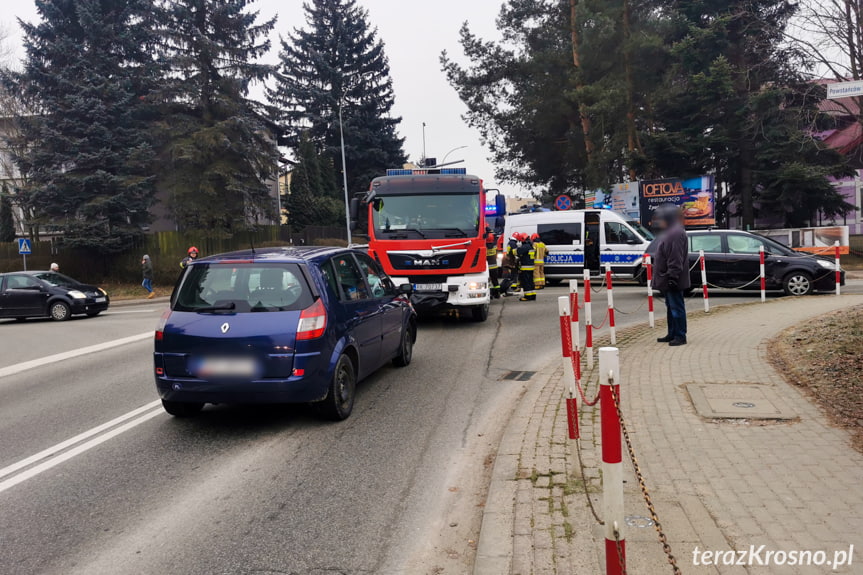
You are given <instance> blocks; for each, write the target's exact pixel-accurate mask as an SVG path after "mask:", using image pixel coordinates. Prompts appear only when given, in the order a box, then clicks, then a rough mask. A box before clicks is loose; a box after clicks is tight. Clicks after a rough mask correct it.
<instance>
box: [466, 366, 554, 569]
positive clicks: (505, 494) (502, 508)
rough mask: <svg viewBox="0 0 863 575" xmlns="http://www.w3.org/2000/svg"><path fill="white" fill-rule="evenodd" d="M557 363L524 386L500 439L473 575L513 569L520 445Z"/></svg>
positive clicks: (546, 368)
mask: <svg viewBox="0 0 863 575" xmlns="http://www.w3.org/2000/svg"><path fill="white" fill-rule="evenodd" d="M556 363H558V362H557V361H553V362H551V363H549V365H547V366H546V367H544V368H543V369H542V371H540V373H541V374H543V379H542V380H541V382H539V383H536V384H529V385H527V386H526V391H525V393H523V394H522V395H521V397H519V399H518V403H517V405H516V406H515V408H514V409H513V412H512V414H511V417H510V420H509V423H508V424H507V426H506V430H505V431H504V434H503V437H502V438H501V441H500V445H499V446H498V450H497V455H496V456H495V459H494V467H493V468H492V472H491V482H490V483H489V487H488V495H487V497H486V502H485V507H484V509H483V514H482V525H481V527H480V532H479V544H478V545H477V551H476V559H475V561H474V567H473V575H501V574H504V573H509V571H510V568H511V566H512V557H513V547H512V536H513V527H514V525H515V496H516V490H517V489H518V484H517V482H516V475H517V474H518V465H519V459H520V458H521V449H522V443H523V441H524V437H525V434H526V431H527V426H528V423H529V421H530V414H531V412H532V411H533V407H534V405H535V404H536V402H537V400H538V399H539V396H540V395H541V394H542V390H543V389H545V386H546V385H548V384H549V382H550V381H551V379H552V377H553V375H554V367H555V364H556Z"/></svg>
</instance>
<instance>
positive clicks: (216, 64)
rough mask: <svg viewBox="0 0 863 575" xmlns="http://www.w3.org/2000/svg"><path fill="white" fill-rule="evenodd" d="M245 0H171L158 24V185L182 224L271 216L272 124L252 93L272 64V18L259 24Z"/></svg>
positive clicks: (225, 227)
mask: <svg viewBox="0 0 863 575" xmlns="http://www.w3.org/2000/svg"><path fill="white" fill-rule="evenodd" d="M252 3H253V2H252V1H250V0H184V1H173V0H171V1H170V2H168V3H167V4H166V6H165V8H166V18H165V21H164V25H163V27H162V34H163V35H164V37H165V41H166V49H165V57H166V60H167V62H168V65H169V68H170V79H169V82H168V87H167V89H166V90H165V93H164V95H163V102H164V104H163V105H164V109H163V123H162V137H163V138H164V145H163V147H162V149H161V160H162V166H163V172H162V175H161V178H160V185H161V186H163V187H164V188H165V190H166V192H167V195H168V200H167V204H168V207H169V209H170V212H171V214H172V216H173V218H174V220H175V221H176V223H177V225H178V227H179V228H180V229H186V230H209V231H211V232H213V233H216V234H231V233H233V232H234V231H237V230H242V229H246V228H249V227H251V226H253V225H254V224H256V223H258V222H260V221H261V220H262V219H268V218H275V202H274V199H273V198H272V197H271V196H270V189H269V183H270V182H269V180H271V179H272V178H275V177H276V173H277V163H278V159H279V155H278V149H277V147H276V141H277V137H278V135H277V130H276V127H275V126H274V125H272V124H271V122H270V121H269V120H268V117H267V114H266V113H265V110H264V107H263V106H262V105H261V104H259V103H257V102H255V101H253V100H251V99H250V98H249V97H248V94H249V86H250V85H251V84H252V83H253V82H263V81H264V80H265V79H266V78H267V77H268V76H269V75H270V74H271V73H272V72H273V68H272V67H271V66H268V65H265V64H261V63H258V62H257V60H258V59H259V58H260V57H261V56H262V55H264V54H266V52H267V51H268V50H269V47H270V42H269V40H267V39H266V38H267V35H268V34H269V32H270V31H271V30H272V29H273V26H274V25H275V19H272V20H269V21H266V22H263V23H257V22H256V21H257V17H258V13H257V12H254V11H250V10H249V6H250V5H251V4H252Z"/></svg>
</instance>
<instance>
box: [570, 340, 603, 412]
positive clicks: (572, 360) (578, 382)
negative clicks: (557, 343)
mask: <svg viewBox="0 0 863 575" xmlns="http://www.w3.org/2000/svg"><path fill="white" fill-rule="evenodd" d="M575 329H578V326H576V327H575ZM564 339H565V340H566V341H565V342H564V345H565V346H566V349H570V350H571V349H572V331H571V330H565V334H564ZM578 352H579V356H580V355H581V352H582V350H578ZM569 360H570V363H572V372H573V374H576V373H581V369H579V368H580V367H581V366H580V365H578V364H577V363H576V359H575V353H573V354H572V355H570V357H569ZM575 385H576V387H577V388H578V394H579V395H580V396H581V401H582V402H583V403H584V404H585V405H589V406H594V405H596V403H597V402H598V401H599V390H598V389H597V390H596V397H594V398H593V401H589V400H588V399H587V397H586V396H585V393H584V389H582V387H581V378H578V377H576V378H575Z"/></svg>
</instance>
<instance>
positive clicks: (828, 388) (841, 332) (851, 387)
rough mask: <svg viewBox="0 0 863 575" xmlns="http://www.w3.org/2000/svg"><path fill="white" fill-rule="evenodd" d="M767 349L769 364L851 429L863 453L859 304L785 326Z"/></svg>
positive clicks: (862, 328) (862, 355) (862, 314)
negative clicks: (810, 320) (785, 328)
mask: <svg viewBox="0 0 863 575" xmlns="http://www.w3.org/2000/svg"><path fill="white" fill-rule="evenodd" d="M769 350H770V353H769V358H770V361H771V363H773V365H774V367H776V369H777V370H778V371H779V372H780V373H783V374H785V377H786V379H787V380H788V381H789V382H791V383H792V384H794V385H796V386H798V387H800V388H801V389H803V390H804V391H805V392H806V393H807V394H809V395H810V397H812V398H814V399H815V400H816V401H817V402H818V404H819V405H820V406H821V407H822V408H823V409H824V411H826V412H827V414H828V416H829V417H830V419H831V420H832V421H833V422H834V423H835V424H837V425H839V426H840V427H843V428H844V429H847V430H848V431H849V432H851V434H852V443H853V445H854V448H855V449H857V450H858V451H860V452H861V453H863V306H856V307H852V308H849V309H843V310H841V311H838V312H834V313H832V314H830V315H827V316H825V317H823V318H820V319H819V320H818V321H815V322H811V323H805V324H800V325H797V326H794V327H792V328H789V329H787V330H785V331H783V332H782V333H781V334H779V335H778V336H777V337H776V338H775V339H773V341H771V342H770V346H769Z"/></svg>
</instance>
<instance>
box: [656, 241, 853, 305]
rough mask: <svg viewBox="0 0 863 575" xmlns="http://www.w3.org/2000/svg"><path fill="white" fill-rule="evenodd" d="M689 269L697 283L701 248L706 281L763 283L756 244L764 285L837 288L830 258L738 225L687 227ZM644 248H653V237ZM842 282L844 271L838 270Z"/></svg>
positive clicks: (797, 290) (800, 291)
mask: <svg viewBox="0 0 863 575" xmlns="http://www.w3.org/2000/svg"><path fill="white" fill-rule="evenodd" d="M687 235H688V236H689V267H690V271H689V275H690V278H691V280H692V286H693V288H697V287H700V286H701V266H700V265H698V257H699V252H700V251H702V250H703V251H704V267H705V271H706V272H707V284H708V286H709V287H718V288H730V289H747V290H759V289H761V281H760V269H759V268H760V263H761V256H760V248H761V247H764V276H765V286H766V289H768V290H771V291H778V290H782V291H784V292H785V293H786V294H787V295H808V294H811V293H813V292H815V291H833V290H835V289H836V263H835V262H834V260H832V259H829V258H825V257H821V256H813V255H811V254H806V253H802V252H798V251H795V250H792V249H791V248H789V247H786V246H784V245H782V244H780V243H778V242H776V241H774V240H772V239H770V238H766V237H764V236H759V235H757V234H753V233H750V232H744V231H740V230H689V231H687ZM657 241H658V240H654V241H653V242H651V244H650V246H649V247H648V248H647V253H649V254H651V255H655V254H656V249H655V248H656V242H657ZM840 282H841V283H840V285H845V272H844V271H842V270H840Z"/></svg>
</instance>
